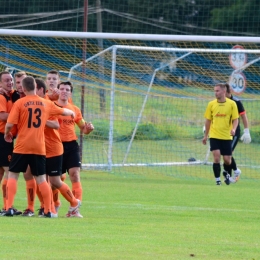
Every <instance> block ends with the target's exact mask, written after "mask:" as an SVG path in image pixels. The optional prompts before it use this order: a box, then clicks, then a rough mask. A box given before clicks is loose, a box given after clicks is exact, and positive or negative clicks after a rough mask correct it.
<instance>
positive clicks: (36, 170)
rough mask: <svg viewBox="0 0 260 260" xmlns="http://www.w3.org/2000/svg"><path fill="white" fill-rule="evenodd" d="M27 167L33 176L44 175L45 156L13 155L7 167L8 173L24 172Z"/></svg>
mask: <svg viewBox="0 0 260 260" xmlns="http://www.w3.org/2000/svg"><path fill="white" fill-rule="evenodd" d="M28 165H29V166H30V168H31V173H32V175H33V176H40V175H43V174H45V170H46V158H45V155H37V154H20V153H13V155H12V159H11V163H10V166H9V171H10V172H18V173H19V172H26V169H27V167H28Z"/></svg>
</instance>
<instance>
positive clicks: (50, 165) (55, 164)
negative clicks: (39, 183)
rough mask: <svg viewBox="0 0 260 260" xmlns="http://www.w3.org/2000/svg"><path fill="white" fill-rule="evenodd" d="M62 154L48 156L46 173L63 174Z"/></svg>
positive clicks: (52, 174)
mask: <svg viewBox="0 0 260 260" xmlns="http://www.w3.org/2000/svg"><path fill="white" fill-rule="evenodd" d="M61 167H62V155H59V156H54V157H49V158H46V174H47V175H49V176H60V175H61V174H62V171H61Z"/></svg>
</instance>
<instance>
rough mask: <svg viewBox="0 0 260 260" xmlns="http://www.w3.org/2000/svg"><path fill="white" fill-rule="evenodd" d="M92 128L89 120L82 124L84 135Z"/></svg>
mask: <svg viewBox="0 0 260 260" xmlns="http://www.w3.org/2000/svg"><path fill="white" fill-rule="evenodd" d="M93 130H94V126H93V125H92V123H91V122H89V123H87V122H86V123H85V125H84V128H83V133H84V134H85V135H88V134H90V133H91V132H92V131H93Z"/></svg>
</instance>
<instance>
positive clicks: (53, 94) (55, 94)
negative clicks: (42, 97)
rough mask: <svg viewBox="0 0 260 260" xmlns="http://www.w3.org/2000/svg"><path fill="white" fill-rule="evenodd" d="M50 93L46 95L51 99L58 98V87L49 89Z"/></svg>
mask: <svg viewBox="0 0 260 260" xmlns="http://www.w3.org/2000/svg"><path fill="white" fill-rule="evenodd" d="M50 91H51V92H50V93H49V92H48V93H47V95H48V97H49V99H50V100H52V101H55V100H58V99H59V94H60V91H59V89H58V88H52V89H50Z"/></svg>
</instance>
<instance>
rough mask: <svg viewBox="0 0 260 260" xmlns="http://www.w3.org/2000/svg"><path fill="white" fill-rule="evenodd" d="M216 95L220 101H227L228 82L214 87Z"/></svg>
mask: <svg viewBox="0 0 260 260" xmlns="http://www.w3.org/2000/svg"><path fill="white" fill-rule="evenodd" d="M214 92H215V97H216V99H217V100H218V101H221V102H223V101H225V97H226V92H227V86H226V83H218V84H216V85H215V87H214Z"/></svg>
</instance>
